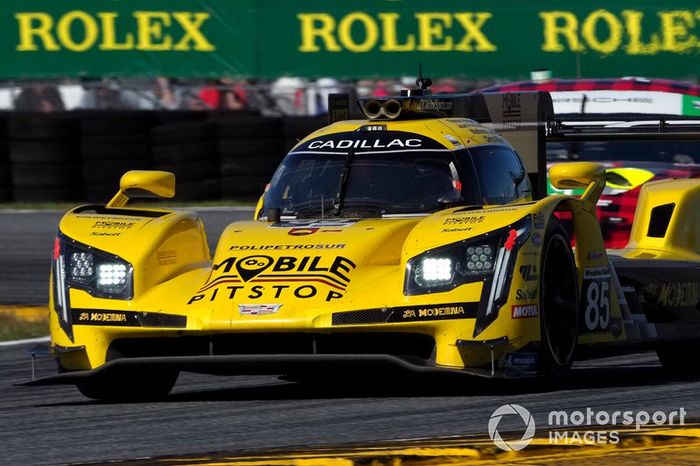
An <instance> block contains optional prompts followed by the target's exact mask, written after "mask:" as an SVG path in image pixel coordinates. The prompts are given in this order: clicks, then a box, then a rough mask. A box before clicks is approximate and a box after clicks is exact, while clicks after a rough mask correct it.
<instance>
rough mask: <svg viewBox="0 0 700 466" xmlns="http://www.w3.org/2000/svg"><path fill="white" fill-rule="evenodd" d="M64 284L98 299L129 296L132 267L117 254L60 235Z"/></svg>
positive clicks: (131, 295)
mask: <svg viewBox="0 0 700 466" xmlns="http://www.w3.org/2000/svg"><path fill="white" fill-rule="evenodd" d="M60 242H61V247H60V253H61V254H60V255H61V257H63V259H62V260H61V263H62V264H65V266H62V267H65V271H64V272H63V275H64V276H65V282H66V283H65V284H66V285H68V286H70V287H72V288H77V289H81V290H85V291H87V292H88V293H90V294H92V295H93V296H97V297H101V298H115V299H131V298H132V297H133V289H132V273H133V272H132V267H131V264H129V263H128V262H126V261H124V260H123V259H121V258H120V257H117V256H114V255H112V254H109V253H107V252H104V251H100V250H97V249H95V248H92V247H90V246H86V245H82V244H80V243H77V242H75V241H72V240H70V239H68V238H66V237H65V236H61V237H60Z"/></svg>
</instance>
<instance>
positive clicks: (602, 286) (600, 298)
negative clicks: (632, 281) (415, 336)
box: [584, 280, 610, 330]
mask: <svg viewBox="0 0 700 466" xmlns="http://www.w3.org/2000/svg"><path fill="white" fill-rule="evenodd" d="M584 318H585V321H586V328H587V329H588V330H605V329H607V328H608V325H610V282H609V281H607V280H603V281H591V282H589V283H588V288H587V289H586V310H585V312H584Z"/></svg>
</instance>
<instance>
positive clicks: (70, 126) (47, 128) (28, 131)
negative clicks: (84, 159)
mask: <svg viewBox="0 0 700 466" xmlns="http://www.w3.org/2000/svg"><path fill="white" fill-rule="evenodd" d="M64 115H65V114H46V113H39V112H36V113H34V112H28V113H13V114H10V115H9V118H8V120H7V123H8V134H9V136H10V139H13V140H27V141H75V140H76V139H77V137H78V135H79V134H80V132H79V130H80V125H79V122H78V119H77V118H76V117H75V116H73V115H70V116H64Z"/></svg>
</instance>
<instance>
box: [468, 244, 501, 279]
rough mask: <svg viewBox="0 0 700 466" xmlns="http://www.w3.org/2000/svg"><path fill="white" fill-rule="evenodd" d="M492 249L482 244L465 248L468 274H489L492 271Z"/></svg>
mask: <svg viewBox="0 0 700 466" xmlns="http://www.w3.org/2000/svg"><path fill="white" fill-rule="evenodd" d="M493 251H494V249H493V248H492V247H491V246H490V245H488V244H484V245H482V246H476V247H474V246H469V247H468V248H467V270H468V271H469V272H470V273H481V272H490V271H492V270H493V260H494V257H493Z"/></svg>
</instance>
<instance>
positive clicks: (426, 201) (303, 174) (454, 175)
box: [265, 143, 462, 218]
mask: <svg viewBox="0 0 700 466" xmlns="http://www.w3.org/2000/svg"><path fill="white" fill-rule="evenodd" d="M416 144H417V143H416ZM375 147H376V146H375ZM344 171H345V174H344ZM461 200H462V198H461V182H460V176H459V174H458V169H457V164H456V159H455V156H454V154H453V153H452V152H451V151H449V150H447V149H442V150H440V149H422V150H419V149H413V150H412V149H410V148H404V149H400V150H382V151H377V150H366V149H363V150H360V149H358V148H349V149H344V150H342V151H322V152H313V151H303V150H302V151H298V152H292V153H290V154H289V155H287V157H285V159H284V161H283V163H282V165H280V167H279V168H278V169H277V172H276V173H275V175H274V177H273V179H272V183H271V186H270V189H269V191H268V192H267V194H266V196H265V206H266V208H271V207H276V208H280V209H281V214H282V215H284V216H295V217H298V218H320V217H324V216H328V217H331V216H332V215H340V216H343V217H379V216H382V215H387V214H402V213H423V212H425V213H427V212H434V211H436V210H438V209H440V208H443V207H445V206H446V205H449V204H450V203H457V202H460V201H461ZM340 210H342V212H340Z"/></svg>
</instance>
